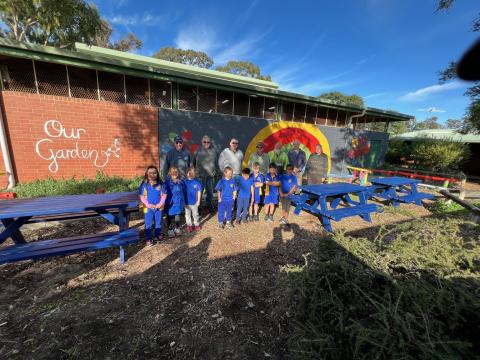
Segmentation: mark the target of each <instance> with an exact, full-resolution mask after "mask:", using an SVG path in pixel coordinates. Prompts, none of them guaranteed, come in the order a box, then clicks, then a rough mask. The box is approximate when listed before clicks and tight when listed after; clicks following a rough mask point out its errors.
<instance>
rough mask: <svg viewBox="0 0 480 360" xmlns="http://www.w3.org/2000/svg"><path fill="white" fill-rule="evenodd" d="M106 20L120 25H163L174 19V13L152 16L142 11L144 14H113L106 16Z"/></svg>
mask: <svg viewBox="0 0 480 360" xmlns="http://www.w3.org/2000/svg"><path fill="white" fill-rule="evenodd" d="M107 19H108V21H110V22H111V23H112V24H114V25H122V26H126V27H129V26H136V25H142V26H157V25H164V24H168V23H171V22H172V21H174V20H175V19H176V15H172V14H168V15H158V16H154V15H152V14H148V13H144V14H132V15H129V16H124V15H114V16H111V17H107Z"/></svg>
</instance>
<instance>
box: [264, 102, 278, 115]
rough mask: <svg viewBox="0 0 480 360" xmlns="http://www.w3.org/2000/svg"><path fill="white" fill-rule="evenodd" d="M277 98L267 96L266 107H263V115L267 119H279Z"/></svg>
mask: <svg viewBox="0 0 480 360" xmlns="http://www.w3.org/2000/svg"><path fill="white" fill-rule="evenodd" d="M277 103H278V101H277V99H272V98H268V97H266V98H265V107H264V109H263V117H264V118H265V119H267V120H276V119H277Z"/></svg>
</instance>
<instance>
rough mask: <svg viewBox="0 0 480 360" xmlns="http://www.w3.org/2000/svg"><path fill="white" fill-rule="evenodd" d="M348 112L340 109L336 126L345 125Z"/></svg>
mask: <svg viewBox="0 0 480 360" xmlns="http://www.w3.org/2000/svg"><path fill="white" fill-rule="evenodd" d="M347 115H348V114H347V112H346V111H343V110H338V116H337V122H336V123H335V126H336V127H345V123H346V118H347Z"/></svg>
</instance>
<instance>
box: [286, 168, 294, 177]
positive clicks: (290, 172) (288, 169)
mask: <svg viewBox="0 0 480 360" xmlns="http://www.w3.org/2000/svg"><path fill="white" fill-rule="evenodd" d="M287 173H288V175H291V174H292V173H293V167H291V166H289V167H288V168H287Z"/></svg>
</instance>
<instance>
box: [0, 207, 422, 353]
mask: <svg viewBox="0 0 480 360" xmlns="http://www.w3.org/2000/svg"><path fill="white" fill-rule="evenodd" d="M429 215H430V213H429V212H428V210H426V209H424V208H423V207H419V206H415V205H402V206H401V207H400V210H393V211H392V210H389V211H386V212H384V213H382V214H375V215H373V219H372V223H366V222H364V221H363V220H361V219H360V218H359V217H356V218H349V219H347V220H344V221H342V222H339V223H334V229H335V230H337V231H347V232H352V233H355V234H356V235H358V236H369V235H371V233H373V232H375V229H377V228H378V226H380V225H382V224H388V223H393V222H401V221H409V220H410V219H412V218H417V217H424V216H429ZM276 218H277V219H278V218H279V216H278V215H276ZM290 220H291V223H292V225H291V227H290V229H288V228H284V227H280V226H279V223H278V221H275V222H274V223H268V222H264V221H262V220H260V222H257V223H250V224H245V225H241V226H238V227H235V228H234V229H230V230H221V229H219V228H218V226H217V221H216V215H213V216H204V217H203V219H202V223H203V224H202V226H203V228H202V230H201V231H200V232H198V233H194V234H183V235H181V236H179V237H177V238H174V239H168V240H165V241H163V242H161V243H160V244H158V245H156V246H154V247H151V248H146V247H144V245H143V242H142V243H141V244H139V245H135V246H130V247H128V249H127V262H126V263H125V264H124V265H120V264H119V261H118V249H108V250H101V251H97V252H91V253H82V254H75V255H70V256H65V257H56V258H47V259H45V260H40V261H24V262H21V263H15V264H7V265H3V266H0V282H1V284H2V291H1V292H0V358H18V359H25V358H35V359H49V358H55V359H58V358H75V357H78V358H82V359H97V358H109V359H116V358H135V359H138V358H142V359H148V358H169V359H170V358H179V359H244V358H252V359H262V358H270V357H271V358H283V357H284V356H285V353H286V351H287V343H286V338H287V336H288V331H289V323H290V321H292V320H293V319H291V317H290V314H289V313H288V312H283V311H282V310H280V309H282V307H281V304H282V301H283V300H284V297H285V294H282V293H281V292H280V291H279V290H278V289H279V288H278V286H277V285H278V281H279V276H280V273H281V267H282V266H284V265H287V264H302V263H303V262H304V258H303V256H302V255H303V254H305V253H308V252H309V251H311V250H312V249H314V248H315V246H316V244H317V243H318V242H319V241H322V236H324V233H323V230H322V228H321V227H320V225H319V221H318V219H317V218H316V217H314V216H312V215H309V214H305V213H304V214H302V215H301V216H294V215H291V217H290ZM131 225H132V226H139V227H141V226H143V221H142V219H136V220H134V221H132V223H131ZM114 229H115V227H112V226H110V225H108V223H106V222H105V221H103V220H102V219H92V220H88V221H82V222H75V223H69V224H63V225H55V226H52V225H48V224H46V225H45V227H42V228H39V229H36V230H32V231H29V232H28V233H26V234H25V235H26V238H27V240H31V241H33V240H38V239H47V238H58V237H63V236H72V235H74V234H85V233H98V232H104V231H111V230H114Z"/></svg>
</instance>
